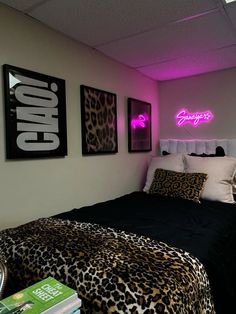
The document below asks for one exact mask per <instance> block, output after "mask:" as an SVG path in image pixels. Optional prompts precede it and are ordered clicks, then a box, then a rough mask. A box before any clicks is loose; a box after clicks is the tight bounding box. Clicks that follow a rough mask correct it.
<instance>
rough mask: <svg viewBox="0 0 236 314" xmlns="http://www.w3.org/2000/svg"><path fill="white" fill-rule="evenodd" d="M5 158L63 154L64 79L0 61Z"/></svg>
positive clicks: (64, 140) (65, 134)
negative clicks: (1, 67)
mask: <svg viewBox="0 0 236 314" xmlns="http://www.w3.org/2000/svg"><path fill="white" fill-rule="evenodd" d="M3 74H4V90H5V122H6V123H5V125H6V158H7V159H15V158H41V157H53V156H65V155H67V132H66V100H65V81H64V80H62V79H59V78H56V77H53V76H48V75H44V74H41V73H37V72H33V71H29V70H26V69H22V68H19V67H15V66H12V65H8V64H4V65H3Z"/></svg>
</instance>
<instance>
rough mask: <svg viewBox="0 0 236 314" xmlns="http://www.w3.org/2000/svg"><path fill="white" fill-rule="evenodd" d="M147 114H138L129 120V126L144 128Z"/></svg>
mask: <svg viewBox="0 0 236 314" xmlns="http://www.w3.org/2000/svg"><path fill="white" fill-rule="evenodd" d="M147 120H148V119H147V114H145V113H144V114H139V115H138V117H137V118H133V119H132V120H131V126H132V128H133V129H136V128H145V127H146V123H145V122H146V121H147Z"/></svg>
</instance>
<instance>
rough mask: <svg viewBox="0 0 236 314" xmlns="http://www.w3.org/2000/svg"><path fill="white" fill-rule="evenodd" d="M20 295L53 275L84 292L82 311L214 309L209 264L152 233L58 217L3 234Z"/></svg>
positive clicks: (191, 313)
mask: <svg viewBox="0 0 236 314" xmlns="http://www.w3.org/2000/svg"><path fill="white" fill-rule="evenodd" d="M0 250H1V252H4V255H5V258H6V260H7V265H8V271H9V280H8V283H9V285H11V284H12V287H9V288H11V289H12V293H13V292H16V291H19V290H21V289H23V288H25V287H26V286H28V285H31V284H33V283H35V282H36V281H38V280H41V279H43V278H45V277H47V276H53V277H55V278H56V279H58V280H59V281H61V282H63V283H65V284H67V285H68V286H70V287H71V288H74V289H76V290H77V291H78V295H79V297H80V298H81V299H82V303H83V308H82V313H90V314H91V313H132V314H138V313H145V314H155V313H157V314H161V313H165V314H174V313H178V314H214V313H215V311H214V305H213V302H212V297H211V291H210V286H209V282H208V278H207V275H206V272H205V270H204V267H203V265H202V264H201V263H200V262H199V261H198V259H196V258H195V257H193V256H191V255H190V254H189V253H187V252H185V251H183V250H181V249H177V248H173V247H170V246H168V245H167V244H165V243H162V242H157V241H154V240H151V239H149V238H147V237H144V236H137V235H135V234H131V233H126V232H123V231H115V230H114V229H111V228H103V227H100V226H99V225H96V224H88V223H79V222H75V221H69V220H61V219H55V218H42V219H38V220H36V221H32V222H30V223H27V224H24V225H21V226H19V227H17V228H12V229H6V230H3V231H1V232H0Z"/></svg>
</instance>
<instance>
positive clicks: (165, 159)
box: [143, 154, 184, 192]
mask: <svg viewBox="0 0 236 314" xmlns="http://www.w3.org/2000/svg"><path fill="white" fill-rule="evenodd" d="M157 168H161V169H164V170H172V171H179V172H183V171H184V157H183V154H170V155H166V156H158V157H152V160H151V162H150V164H149V167H148V171H147V177H146V183H145V186H144V188H143V191H144V192H148V191H149V188H150V186H151V184H152V181H153V178H154V173H155V170H156V169H157Z"/></svg>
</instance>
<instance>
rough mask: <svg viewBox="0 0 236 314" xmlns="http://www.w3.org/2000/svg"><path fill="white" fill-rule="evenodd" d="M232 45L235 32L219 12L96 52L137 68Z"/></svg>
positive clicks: (108, 46)
mask: <svg viewBox="0 0 236 314" xmlns="http://www.w3.org/2000/svg"><path fill="white" fill-rule="evenodd" d="M233 43H236V34H235V32H234V31H233V30H232V28H230V26H229V24H228V23H227V22H226V20H225V18H224V17H222V16H221V14H220V13H219V12H214V13H212V14H210V15H207V16H202V17H200V18H197V19H194V20H190V21H186V22H181V23H177V24H175V25H168V26H167V27H163V28H160V29H158V30H153V31H150V32H146V33H143V34H140V35H137V36H134V37H132V38H127V39H124V40H119V41H115V42H113V43H110V44H107V45H102V46H99V47H97V49H98V50H99V51H101V52H103V53H104V54H106V55H108V56H110V57H112V58H114V59H116V60H118V61H120V62H122V63H125V64H129V65H130V66H133V67H138V66H144V65H148V64H152V63H156V62H160V61H164V60H169V59H175V58H178V57H181V56H185V55H186V56H188V55H191V54H196V53H198V52H203V51H206V50H209V49H215V48H220V47H223V46H224V45H230V44H233Z"/></svg>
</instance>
